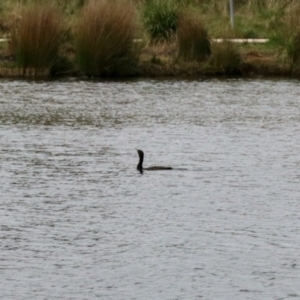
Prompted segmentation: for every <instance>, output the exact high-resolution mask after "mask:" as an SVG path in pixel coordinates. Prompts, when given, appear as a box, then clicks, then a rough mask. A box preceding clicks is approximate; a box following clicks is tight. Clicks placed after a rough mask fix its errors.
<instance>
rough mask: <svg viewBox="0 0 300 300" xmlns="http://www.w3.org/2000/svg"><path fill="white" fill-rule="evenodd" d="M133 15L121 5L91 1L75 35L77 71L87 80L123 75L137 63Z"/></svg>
mask: <svg viewBox="0 0 300 300" xmlns="http://www.w3.org/2000/svg"><path fill="white" fill-rule="evenodd" d="M135 17H136V14H135V10H134V7H133V5H132V4H131V3H129V2H125V1H118V2H117V1H109V0H101V1H96V0H92V1H90V2H88V3H87V5H86V6H84V8H83V11H82V15H81V16H80V18H79V20H78V24H77V28H76V31H75V51H76V57H77V63H78V65H79V68H80V70H81V71H82V72H83V73H84V74H86V75H87V76H101V75H115V74H118V75H126V74H128V73H130V72H131V71H132V69H133V67H134V66H136V63H137V51H136V50H137V47H136V45H135V43H134V37H135V31H136V22H135V20H136V18H135Z"/></svg>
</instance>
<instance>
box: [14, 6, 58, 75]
mask: <svg viewBox="0 0 300 300" xmlns="http://www.w3.org/2000/svg"><path fill="white" fill-rule="evenodd" d="M62 37H63V34H62V22H61V17H60V11H59V9H58V8H57V7H56V6H54V5H52V4H40V3H35V4H32V5H29V6H26V7H25V8H23V9H22V10H21V12H20V18H19V19H17V20H16V21H15V22H14V24H13V26H12V31H11V47H12V51H13V52H14V54H15V56H16V59H17V64H18V66H19V68H20V69H21V71H22V75H25V74H29V73H30V74H32V75H41V74H46V73H48V72H49V69H50V68H51V67H52V66H53V65H54V64H55V62H56V60H57V58H58V55H59V48H60V46H61V44H62V41H63V38H62Z"/></svg>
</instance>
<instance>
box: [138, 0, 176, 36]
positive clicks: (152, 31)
mask: <svg viewBox="0 0 300 300" xmlns="http://www.w3.org/2000/svg"><path fill="white" fill-rule="evenodd" d="M178 18H179V5H178V4H177V3H176V2H175V1H174V0H147V1H146V3H145V6H144V9H143V13H142V21H143V24H144V27H145V29H146V31H147V33H148V34H149V36H150V39H151V41H153V42H157V41H167V40H170V39H172V38H173V37H174V35H175V33H176V30H177V25H178Z"/></svg>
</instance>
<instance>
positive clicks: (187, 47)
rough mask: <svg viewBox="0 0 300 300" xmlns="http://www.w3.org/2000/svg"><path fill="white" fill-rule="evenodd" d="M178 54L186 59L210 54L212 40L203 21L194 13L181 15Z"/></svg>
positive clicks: (201, 58)
mask: <svg viewBox="0 0 300 300" xmlns="http://www.w3.org/2000/svg"><path fill="white" fill-rule="evenodd" d="M177 43H178V56H179V58H182V59H184V60H186V61H188V60H198V61H200V60H203V59H205V58H207V57H209V56H210V54H211V49H210V41H209V38H208V34H207V30H206V28H205V27H204V25H203V23H202V22H201V21H200V20H199V19H198V18H197V17H196V16H195V15H194V14H192V13H188V12H186V13H184V14H182V15H181V16H180V18H179V22H178V29H177Z"/></svg>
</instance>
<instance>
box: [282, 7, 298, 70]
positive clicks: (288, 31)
mask: <svg viewBox="0 0 300 300" xmlns="http://www.w3.org/2000/svg"><path fill="white" fill-rule="evenodd" d="M299 15H300V4H296V5H294V6H292V7H291V8H290V9H288V10H287V11H286V13H285V15H284V17H283V18H282V22H281V24H280V25H281V26H280V27H279V26H278V27H277V31H276V33H277V42H279V44H280V45H281V47H282V48H283V49H284V51H285V53H286V55H287V58H288V61H289V63H290V65H291V66H292V67H300V18H299Z"/></svg>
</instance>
